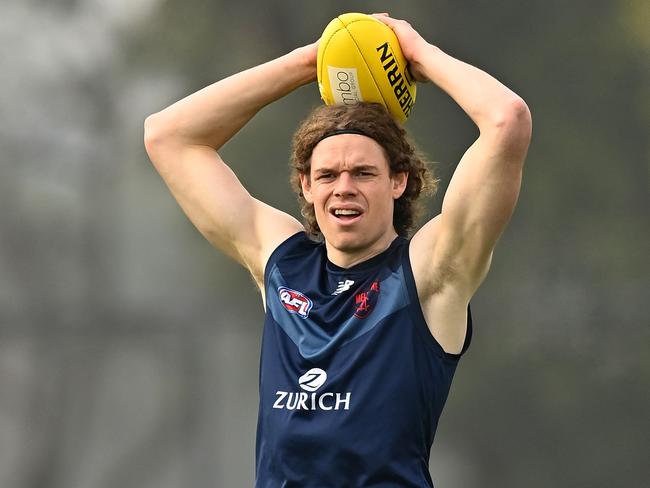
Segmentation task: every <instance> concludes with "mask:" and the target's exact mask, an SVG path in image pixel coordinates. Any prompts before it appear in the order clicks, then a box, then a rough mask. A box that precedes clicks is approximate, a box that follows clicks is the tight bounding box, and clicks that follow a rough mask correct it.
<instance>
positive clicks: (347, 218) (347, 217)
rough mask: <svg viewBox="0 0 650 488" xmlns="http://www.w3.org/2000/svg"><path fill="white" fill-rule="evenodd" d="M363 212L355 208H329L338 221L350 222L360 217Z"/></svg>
mask: <svg viewBox="0 0 650 488" xmlns="http://www.w3.org/2000/svg"><path fill="white" fill-rule="evenodd" d="M362 214H363V212H362V211H361V210H359V209H356V208H331V209H330V215H332V216H333V217H334V218H335V219H336V220H337V221H338V222H340V223H352V222H355V221H357V220H359V219H360V218H361V215H362Z"/></svg>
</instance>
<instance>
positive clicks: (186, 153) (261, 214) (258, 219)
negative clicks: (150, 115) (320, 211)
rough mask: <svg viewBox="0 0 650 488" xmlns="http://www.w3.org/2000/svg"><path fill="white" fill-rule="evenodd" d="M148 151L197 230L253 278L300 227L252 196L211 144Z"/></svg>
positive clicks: (291, 219)
mask: <svg viewBox="0 0 650 488" xmlns="http://www.w3.org/2000/svg"><path fill="white" fill-rule="evenodd" d="M150 155H151V156H152V161H153V162H154V166H155V167H156V169H157V170H158V172H159V173H160V175H161V176H162V178H163V180H164V181H165V183H166V184H167V186H168V187H169V189H170V191H171V193H172V195H173V196H174V198H175V199H176V200H177V201H178V203H179V205H180V206H181V208H182V209H183V211H184V212H185V214H186V215H187V216H188V218H189V219H190V220H191V221H192V223H193V224H194V225H195V226H196V227H197V229H198V230H199V232H201V234H203V235H204V236H205V237H206V239H207V240H208V241H209V242H210V243H211V244H212V245H213V246H215V247H216V248H217V249H219V250H221V251H222V252H224V253H225V254H227V255H228V256H230V257H232V258H233V259H235V260H236V261H237V262H239V263H240V264H242V265H243V266H245V267H246V268H248V269H249V271H250V272H251V273H252V274H253V276H254V277H255V278H256V280H257V281H258V282H259V281H260V279H261V277H262V274H263V271H264V269H263V268H264V265H265V263H266V260H267V259H268V257H269V255H270V254H271V252H272V251H273V249H274V248H275V247H276V246H277V245H278V244H280V243H281V242H282V241H283V240H284V239H286V238H287V237H289V236H290V235H292V234H294V233H295V232H298V231H299V230H301V229H302V226H301V224H300V223H299V222H298V221H297V220H296V219H294V218H293V217H291V216H289V215H287V214H285V213H284V212H281V211H279V210H277V209H274V208H273V207H270V206H269V205H266V204H264V203H263V202H260V201H259V200H257V199H255V198H253V197H252V196H251V195H250V194H249V193H248V191H247V190H246V189H245V188H244V186H243V185H242V184H241V183H240V181H239V179H238V178H237V176H236V175H235V174H234V172H233V171H232V170H231V169H230V168H229V167H228V166H227V165H226V164H225V163H224V162H223V160H222V159H221V157H220V156H219V154H218V153H217V152H216V151H215V150H214V149H213V148H211V147H207V146H183V147H178V148H168V150H167V151H165V152H164V153H162V151H161V153H159V154H151V152H150Z"/></svg>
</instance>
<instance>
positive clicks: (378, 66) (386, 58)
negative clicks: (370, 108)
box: [317, 13, 415, 122]
mask: <svg viewBox="0 0 650 488" xmlns="http://www.w3.org/2000/svg"><path fill="white" fill-rule="evenodd" d="M317 76H318V89H319V90H320V94H321V97H322V99H323V101H324V102H325V104H327V105H336V104H346V105H350V104H354V103H356V102H360V101H364V102H378V103H381V104H382V105H384V107H386V108H387V109H388V110H389V111H390V113H391V114H392V115H393V117H395V119H397V120H398V121H400V122H404V121H406V119H407V118H408V117H409V115H410V114H411V110H412V109H413V104H414V103H415V80H414V79H413V78H412V77H411V75H410V73H409V72H408V70H407V68H406V60H405V59H404V55H403V54H402V49H401V47H400V45H399V42H398V40H397V36H396V35H395V33H394V32H393V31H392V29H391V28H390V27H388V26H387V25H386V24H384V23H383V22H381V21H379V20H377V19H375V18H374V17H372V16H370V15H366V14H359V13H347V14H343V15H339V16H338V17H336V18H335V19H333V20H332V21H331V22H330V23H329V24H328V25H327V27H325V30H324V31H323V35H322V37H321V39H320V44H319V45H318V57H317Z"/></svg>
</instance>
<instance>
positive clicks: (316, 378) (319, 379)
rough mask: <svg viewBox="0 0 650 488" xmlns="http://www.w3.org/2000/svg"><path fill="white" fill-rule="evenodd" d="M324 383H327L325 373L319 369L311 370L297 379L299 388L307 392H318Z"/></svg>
mask: <svg viewBox="0 0 650 488" xmlns="http://www.w3.org/2000/svg"><path fill="white" fill-rule="evenodd" d="M325 381H327V373H326V372H325V371H323V370H322V369H320V368H312V369H310V370H309V371H307V372H306V373H305V374H303V375H302V376H301V377H300V378H298V384H299V385H300V388H302V389H303V390H306V391H309V392H312V391H316V390H318V389H319V388H320V387H321V386H323V383H325Z"/></svg>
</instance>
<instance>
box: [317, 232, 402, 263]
mask: <svg viewBox="0 0 650 488" xmlns="http://www.w3.org/2000/svg"><path fill="white" fill-rule="evenodd" d="M396 237H397V232H394V231H393V232H391V233H389V234H387V235H386V236H384V237H383V238H382V239H380V240H378V241H376V242H374V243H373V244H372V245H370V246H368V247H364V248H361V249H353V248H343V249H341V248H337V247H336V246H335V245H334V244H332V243H330V242H329V241H327V240H325V248H326V249H327V259H329V260H330V261H331V262H332V263H334V264H335V265H337V266H339V267H341V268H351V267H352V266H354V265H356V264H359V263H363V262H364V261H367V260H368V259H370V258H372V257H375V256H376V255H377V254H381V253H382V252H384V251H385V250H386V249H388V248H389V247H390V245H391V243H392V242H393V241H394V240H395V238H396Z"/></svg>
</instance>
